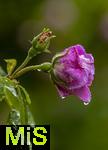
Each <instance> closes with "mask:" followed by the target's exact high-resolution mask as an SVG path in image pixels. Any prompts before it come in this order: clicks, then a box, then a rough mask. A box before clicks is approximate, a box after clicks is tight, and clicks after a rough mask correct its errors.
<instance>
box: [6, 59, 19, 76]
mask: <svg viewBox="0 0 108 150" xmlns="http://www.w3.org/2000/svg"><path fill="white" fill-rule="evenodd" d="M5 62H6V63H7V72H8V74H9V75H10V74H11V73H12V72H13V70H14V69H15V67H16V64H17V61H16V59H5Z"/></svg>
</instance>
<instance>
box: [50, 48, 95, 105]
mask: <svg viewBox="0 0 108 150" xmlns="http://www.w3.org/2000/svg"><path fill="white" fill-rule="evenodd" d="M94 71H95V69H94V58H93V56H92V54H87V53H86V51H85V49H84V47H83V46H81V45H75V46H71V47H69V48H66V49H65V50H64V51H63V52H61V53H59V54H57V55H55V56H54V57H53V59H52V70H51V78H52V80H53V82H54V84H55V86H56V88H57V90H58V93H59V95H60V97H62V98H65V97H67V96H69V95H76V96H78V97H79V98H80V99H81V100H82V101H83V102H84V104H85V105H86V104H88V103H89V102H90V100H91V92H90V89H89V87H90V86H91V84H92V81H93V79H94Z"/></svg>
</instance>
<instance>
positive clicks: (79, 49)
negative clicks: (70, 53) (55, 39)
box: [73, 44, 85, 55]
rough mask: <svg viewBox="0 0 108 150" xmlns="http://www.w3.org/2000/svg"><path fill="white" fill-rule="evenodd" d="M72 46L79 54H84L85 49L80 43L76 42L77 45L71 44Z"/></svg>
mask: <svg viewBox="0 0 108 150" xmlns="http://www.w3.org/2000/svg"><path fill="white" fill-rule="evenodd" d="M73 48H74V49H75V50H77V52H78V54H79V55H84V54H85V49H84V47H83V46H82V45H80V44H77V45H75V46H73Z"/></svg>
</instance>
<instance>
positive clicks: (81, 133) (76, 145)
mask: <svg viewBox="0 0 108 150" xmlns="http://www.w3.org/2000/svg"><path fill="white" fill-rule="evenodd" d="M44 27H49V28H50V29H51V30H52V31H53V32H54V34H55V35H56V36H57V37H56V38H55V39H53V40H52V42H51V46H50V49H51V50H52V54H51V55H50V56H49V55H48V54H42V55H39V56H37V57H36V58H34V59H33V60H32V61H31V62H30V64H39V63H40V62H44V61H46V60H47V61H48V60H51V58H52V56H53V55H54V54H55V53H56V52H58V51H61V50H63V49H64V48H65V47H68V46H70V45H74V44H77V43H80V44H82V45H84V47H85V48H86V50H87V52H90V53H92V54H93V55H94V57H95V67H96V75H95V80H94V82H93V86H92V88H91V91H92V101H91V103H90V104H89V105H88V106H84V104H83V103H82V102H81V101H80V100H79V99H78V98H76V97H74V96H70V97H69V98H66V99H65V100H61V99H60V98H59V96H58V94H57V91H56V89H55V87H54V86H53V84H52V82H51V81H50V80H49V77H48V75H47V74H45V73H41V72H31V73H28V74H26V75H24V76H23V77H21V78H20V79H19V81H20V83H21V84H22V85H23V86H25V88H26V89H27V91H28V92H29V94H30V97H31V99H32V105H31V110H32V112H33V114H34V116H35V121H36V124H50V126H51V150H72V149H73V150H91V149H92V150H107V149H108V0H90V1H87V0H22V1H21V0H19V1H17V0H7V1H5V0H0V65H3V66H4V68H5V67H6V64H5V63H4V61H3V59H4V58H16V59H17V60H18V64H20V63H21V62H22V61H23V59H24V58H25V57H26V54H27V49H29V47H30V43H29V42H28V41H29V40H31V39H32V38H33V36H34V35H37V34H38V33H39V32H41V30H42V29H43V28H44ZM7 112H8V107H7V106H6V105H5V102H2V103H0V124H3V123H4V121H5V119H6V118H7Z"/></svg>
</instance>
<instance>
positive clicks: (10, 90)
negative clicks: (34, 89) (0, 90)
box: [4, 85, 20, 110]
mask: <svg viewBox="0 0 108 150" xmlns="http://www.w3.org/2000/svg"><path fill="white" fill-rule="evenodd" d="M4 94H5V98H6V101H7V103H8V105H9V106H10V108H11V109H16V110H19V108H20V105H19V100H18V98H19V97H18V95H17V93H16V89H15V88H14V87H12V86H6V85H5V86H4Z"/></svg>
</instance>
